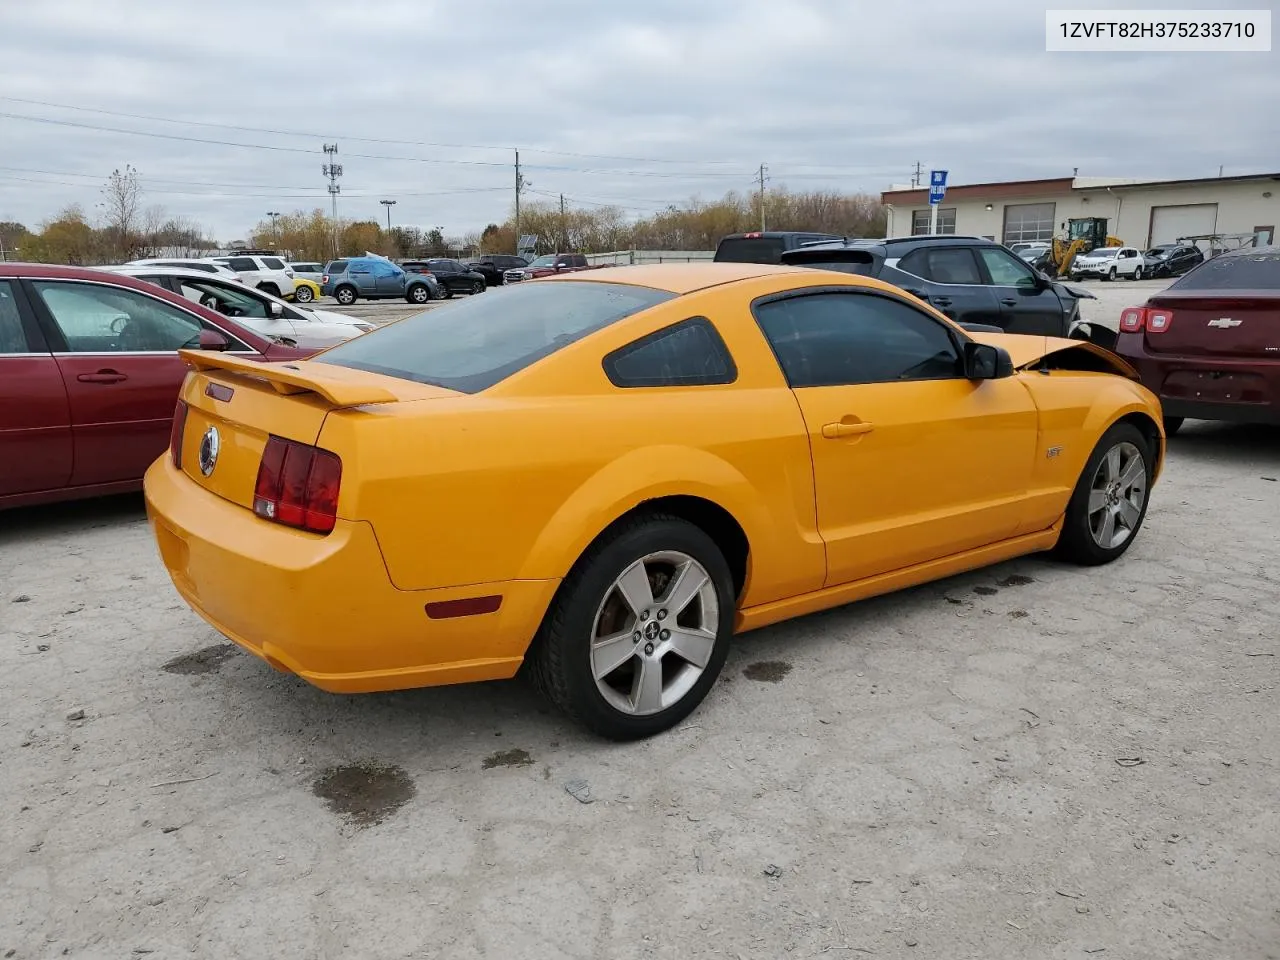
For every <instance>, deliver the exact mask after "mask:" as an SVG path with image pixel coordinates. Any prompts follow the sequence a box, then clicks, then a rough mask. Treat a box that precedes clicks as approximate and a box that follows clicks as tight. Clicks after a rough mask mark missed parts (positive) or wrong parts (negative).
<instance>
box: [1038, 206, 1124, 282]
mask: <svg viewBox="0 0 1280 960" xmlns="http://www.w3.org/2000/svg"><path fill="white" fill-rule="evenodd" d="M1123 246H1124V241H1123V240H1121V239H1120V238H1119V237H1113V236H1111V234H1109V233H1107V218H1106V217H1078V218H1076V219H1074V220H1068V221H1067V235H1066V236H1065V237H1054V238H1053V252H1052V253H1051V254H1050V255H1049V258H1048V263H1046V264H1045V272H1046V273H1055V274H1056V275H1057V276H1059V277H1065V276H1067V274H1069V273H1070V272H1071V262H1072V261H1073V260H1075V258H1076V257H1078V256H1080V254H1082V253H1088V252H1089V251H1090V250H1095V249H1097V248H1098V247H1123Z"/></svg>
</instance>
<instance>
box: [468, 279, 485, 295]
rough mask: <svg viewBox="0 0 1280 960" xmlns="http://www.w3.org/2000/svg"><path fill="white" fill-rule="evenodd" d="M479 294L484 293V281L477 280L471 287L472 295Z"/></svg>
mask: <svg viewBox="0 0 1280 960" xmlns="http://www.w3.org/2000/svg"><path fill="white" fill-rule="evenodd" d="M477 293H484V281H483V280H477V281H476V282H475V283H473V284H472V285H471V295H472V296H475V295H476V294H477Z"/></svg>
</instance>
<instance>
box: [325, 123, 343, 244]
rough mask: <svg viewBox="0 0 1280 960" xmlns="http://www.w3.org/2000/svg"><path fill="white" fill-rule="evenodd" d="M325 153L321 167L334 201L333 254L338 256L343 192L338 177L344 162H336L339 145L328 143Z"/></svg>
mask: <svg viewBox="0 0 1280 960" xmlns="http://www.w3.org/2000/svg"><path fill="white" fill-rule="evenodd" d="M324 155H325V157H326V162H325V165H324V166H323V167H322V168H321V169H322V170H323V171H324V175H325V176H326V177H328V178H329V199H330V200H331V201H332V203H333V255H334V256H335V257H336V256H337V255H338V194H340V193H341V192H342V187H340V186H338V178H339V177H340V176H342V164H340V163H334V158H335V157H337V155H338V145H337V144H336V143H326V144H325V145H324Z"/></svg>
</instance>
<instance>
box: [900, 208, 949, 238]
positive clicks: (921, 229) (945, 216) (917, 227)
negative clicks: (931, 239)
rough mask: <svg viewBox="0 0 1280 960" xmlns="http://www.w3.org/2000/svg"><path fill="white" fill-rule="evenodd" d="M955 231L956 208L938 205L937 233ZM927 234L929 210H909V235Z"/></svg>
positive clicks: (919, 235) (921, 235)
mask: <svg viewBox="0 0 1280 960" xmlns="http://www.w3.org/2000/svg"><path fill="white" fill-rule="evenodd" d="M955 232H956V208H955V207H939V208H938V233H940V234H941V233H955ZM928 234H929V211H928V210H927V209H926V210H912V211H911V235H912V236H913V237H923V236H928Z"/></svg>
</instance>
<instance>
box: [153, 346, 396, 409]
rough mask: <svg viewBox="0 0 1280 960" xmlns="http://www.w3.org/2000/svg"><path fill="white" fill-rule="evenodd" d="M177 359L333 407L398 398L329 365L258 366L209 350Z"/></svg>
mask: <svg viewBox="0 0 1280 960" xmlns="http://www.w3.org/2000/svg"><path fill="white" fill-rule="evenodd" d="M178 356H180V357H181V358H182V359H183V360H185V361H186V362H187V363H188V364H190V365H191V367H192V368H193V369H195V370H196V371H199V372H203V371H206V370H227V371H229V372H231V373H238V374H242V375H243V376H246V377H253V378H254V379H256V380H264V381H266V382H267V383H269V384H271V386H272V387H273V388H274V389H275V391H276V392H277V393H282V394H284V395H285V396H289V395H292V394H297V393H315V394H319V395H320V396H322V397H324V399H326V400H328V401H329V402H330V403H332V404H333V405H334V406H337V407H359V406H363V405H364V404H367V403H395V402H396V401H397V400H399V399H400V398H399V397H397V396H396V395H395V394H394V393H392V392H391V391H390V390H388V389H387V388H386V387H382V386H379V385H378V384H376V383H370V382H369V375H368V374H365V373H361V372H360V371H358V370H349V369H347V368H346V367H339V366H333V365H331V364H327V363H324V364H321V363H309V362H307V361H306V360H296V361H295V360H291V361H288V362H285V363H261V362H259V361H257V360H249V359H247V358H245V357H233V356H229V355H228V354H225V353H220V352H217V351H213V350H179V351H178Z"/></svg>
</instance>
